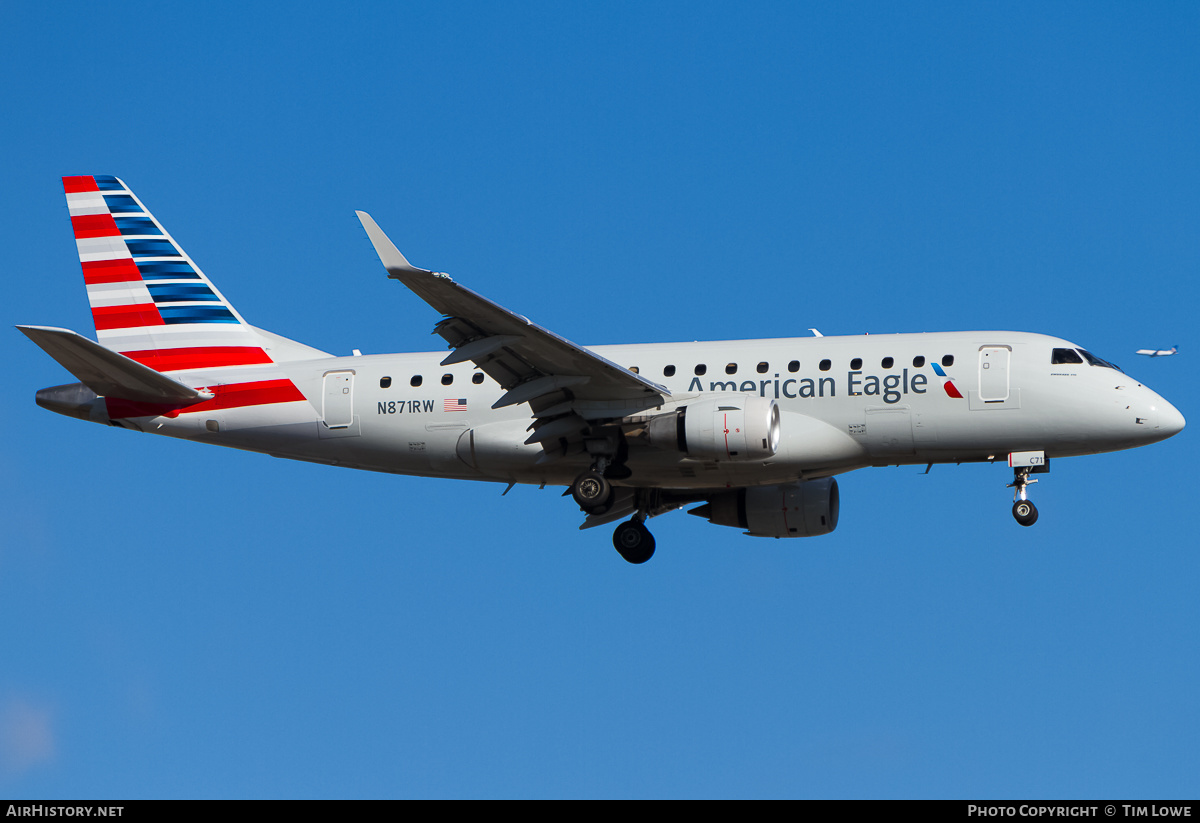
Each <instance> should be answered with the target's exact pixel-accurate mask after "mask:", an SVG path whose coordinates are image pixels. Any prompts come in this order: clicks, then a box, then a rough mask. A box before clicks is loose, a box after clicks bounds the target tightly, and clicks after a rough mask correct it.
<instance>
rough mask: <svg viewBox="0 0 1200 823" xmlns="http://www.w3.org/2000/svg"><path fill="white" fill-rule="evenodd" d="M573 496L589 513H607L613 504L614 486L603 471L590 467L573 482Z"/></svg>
mask: <svg viewBox="0 0 1200 823" xmlns="http://www.w3.org/2000/svg"><path fill="white" fill-rule="evenodd" d="M571 497H573V498H575V502H576V503H578V504H579V508H581V509H583V510H584V511H585V512H587V513H588V514H605V513H606V512H607V511H608V510H609V509H610V508H612V504H613V487H612V483H609V482H608V478H607V477H605V476H604V475H603V473H601V472H599V471H596V470H595V469H589V470H587V471H585V472H584V473H583V474H581V475H579V476H578V477H576V478H575V482H574V483H572V484H571Z"/></svg>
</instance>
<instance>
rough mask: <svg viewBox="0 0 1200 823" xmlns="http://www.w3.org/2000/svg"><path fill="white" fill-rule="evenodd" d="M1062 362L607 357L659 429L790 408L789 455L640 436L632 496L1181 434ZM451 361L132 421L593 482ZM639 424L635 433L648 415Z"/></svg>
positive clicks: (343, 453) (418, 468) (430, 468)
mask: <svg viewBox="0 0 1200 823" xmlns="http://www.w3.org/2000/svg"><path fill="white" fill-rule="evenodd" d="M1063 349H1069V350H1078V347H1076V346H1075V345H1074V344H1072V343H1069V342H1067V341H1064V340H1060V339H1057V338H1053V337H1047V336H1045V335H1039V334H1030V333H1024V332H991V331H982V332H946V333H926V334H886V335H863V336H853V337H805V338H785V339H769V340H731V341H713V342H695V343H658V344H645V345H619V346H596V347H593V348H592V351H594V352H596V353H597V354H599V355H600V356H602V357H604V358H606V359H608V360H611V361H613V362H614V363H617V364H619V365H622V366H626V367H629V368H631V369H635V370H637V371H638V372H639V374H641V375H643V376H645V377H647V378H649V379H650V380H652V381H654V382H656V383H660V384H661V385H663V386H665V387H666V388H667V389H668V390H669V391H670V392H671V398H670V400H669V402H668V403H667V404H666V405H664V406H661V407H655V408H649V409H646V410H644V411H643V412H642V416H643V417H648V416H652V415H655V414H662V413H666V412H669V411H671V410H672V409H674V408H676V407H678V406H680V405H686V404H687V403H688V402H689V400H693V399H695V397H696V396H697V395H700V394H709V393H712V392H728V393H741V394H749V395H754V396H762V397H766V398H769V399H772V400H775V401H776V402H777V403H778V405H779V409H780V411H781V418H780V423H781V425H780V430H781V438H780V443H779V447H778V450H777V452H776V453H775V455H774V456H773V457H771V458H769V459H765V460H757V461H742V462H737V461H703V460H694V459H690V458H688V457H686V456H684V455H681V454H680V453H679V452H678V451H674V450H671V449H662V448H657V447H654V446H651V445H649V444H646V443H643V442H642V441H641V440H639V439H638V438H637V437H636V436H634V437H631V438H630V443H631V446H630V449H629V455H628V459H627V461H626V465H627V466H628V467H629V469H630V470H631V471H632V474H631V475H630V477H629V478H628V479H625V480H623V481H619V482H618V485H629V486H657V487H660V488H678V489H712V488H724V487H730V486H750V485H763V484H774V483H781V482H789V481H792V480H795V479H798V478H804V479H809V478H814V477H821V476H827V475H831V474H837V473H840V472H845V471H850V470H852V469H856V468H861V467H864V466H872V465H893V464H905V463H941V462H964V461H987V460H1003V459H1005V457H1006V456H1007V455H1008V454H1009V453H1011V452H1022V451H1034V450H1037V451H1043V452H1044V453H1045V455H1046V457H1065V456H1071V455H1082V454H1093V453H1099V452H1107V451H1115V450H1119V449H1126V448H1131V447H1134V446H1139V445H1144V444H1146V443H1152V442H1155V441H1158V440H1162V439H1165V438H1167V437H1169V436H1171V435H1172V434H1174V433H1176V432H1177V431H1179V430H1180V429H1181V428H1182V427H1183V423H1184V421H1183V417H1182V415H1180V413H1179V412H1178V411H1177V410H1176V409H1175V408H1174V407H1173V406H1171V404H1170V403H1168V402H1167V401H1165V400H1164V399H1163V398H1162V397H1160V396H1159V395H1157V394H1156V393H1154V392H1153V391H1151V390H1150V389H1148V388H1146V387H1145V386H1143V385H1141V384H1140V383H1138V382H1137V381H1136V380H1134V379H1133V378H1131V377H1129V376H1127V375H1125V374H1124V373H1122V372H1120V371H1118V370H1116V369H1114V368H1111V367H1108V366H1107V365H1091V364H1089V362H1087V361H1082V362H1079V363H1061V362H1060V363H1053V362H1052V359H1053V357H1054V356H1057V355H1053V356H1052V353H1053V352H1055V351H1057V350H1063ZM444 357H445V353H444V352H443V353H437V352H430V353H415V354H388V355H366V356H354V357H329V358H319V359H314V360H302V361H290V362H281V363H274V364H271V365H270V366H269V367H264V366H246V367H244V368H245V369H246V370H247V371H248V372H253V371H254V370H256V369H259V370H263V371H264V372H267V371H269V372H270V373H272V374H278V373H280V372H282V373H283V374H285V375H286V377H287V378H288V379H290V380H291V381H292V382H293V383H294V384H295V385H296V387H297V388H298V389H299V390H300V392H301V393H302V394H303V395H304V397H305V398H306V401H307V402H289V403H281V404H274V405H266V406H249V407H243V408H234V409H226V410H222V411H215V412H193V413H188V412H186V410H184V411H183V413H181V414H179V415H178V416H177V417H174V418H166V417H157V418H152V419H147V418H135V419H125V420H123V421H121V423H122V425H126V426H128V427H130V428H138V429H142V430H145V431H150V432H154V433H158V434H165V435H170V436H174V437H182V438H186V439H190V440H196V441H201V442H209V443H215V444H218V445H225V446H231V447H235V448H241V449H249V450H253V451H260V452H265V453H268V454H272V455H275V456H278V457H287V458H294V459H300V460H309V461H315V462H320V463H328V464H332V465H341V466H347V467H353V468H361V469H368V470H372V471H383V472H394V473H399V474H412V475H424V476H438V477H454V478H464V479H476V480H498V481H506V482H518V483H535V484H541V483H545V484H551V485H568V484H570V483H571V480H572V478H573V477H575V476H576V475H577V474H578V473H579V472H580V470H581V469H582V468H586V466H587V464H588V462H589V459H588V456H587V455H586V454H578V455H576V456H573V457H563V458H559V459H554V460H547V459H546V458H545V453H544V452H543V449H542V446H541V445H540V444H538V443H533V444H530V445H525V443H524V441H525V440H526V438H527V437H528V436H529V432H528V429H529V426H530V423H531V422H532V418H531V412H530V408H529V406H528V405H527V404H519V405H515V406H510V407H506V408H501V409H495V410H494V409H492V408H491V406H492V404H493V403H494V402H495V401H496V400H497V398H499V397H500V395H501V394H503V390H502V389H501V388H500V387H499V386H498V385H497V384H496V383H495V382H494V381H493V380H491V379H490V378H488V377H486V376H485V375H483V374H482V372H480V371H478V370H477V369H476V368H475V367H474V366H473V365H472V364H471V363H462V364H457V365H452V366H446V367H443V366H440V365H439V363H440V361H441V360H442V359H443V358H444ZM1080 359H1081V358H1080ZM935 364H936V367H935ZM943 364H945V365H943ZM939 371H940V372H941V373H940V374H939ZM223 374H228V370H225V371H224V372H223ZM177 378H178V379H179V380H180V381H182V382H185V383H188V384H189V385H193V386H201V385H205V384H206V382H207V381H206V376H205V374H204V372H203V371H196V372H191V373H186V372H185V373H179V374H178V375H177ZM214 379H219V378H217V377H216V375H214ZM947 383H950V384H951V386H950V387H947V385H946V384H947ZM956 395H957V396H956ZM628 419H629V420H630V421H631V422H630V424H629V425H630V428H631V431H636V421H637V419H639V418H636V417H635V418H628Z"/></svg>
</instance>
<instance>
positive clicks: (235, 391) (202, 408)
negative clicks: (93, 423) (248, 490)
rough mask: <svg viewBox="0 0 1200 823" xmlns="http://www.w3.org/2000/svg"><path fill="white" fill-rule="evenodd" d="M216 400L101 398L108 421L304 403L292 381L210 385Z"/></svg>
mask: <svg viewBox="0 0 1200 823" xmlns="http://www.w3.org/2000/svg"><path fill="white" fill-rule="evenodd" d="M209 389H210V391H212V392H213V393H214V394H215V395H216V397H214V398H213V399H212V400H205V401H203V402H201V403H196V404H194V405H191V406H179V405H171V404H164V403H139V402H137V401H134V400H122V399H121V398H119V397H106V398H104V405H105V406H106V407H107V409H108V417H109V419H110V420H121V419H124V418H127V417H159V416H166V417H175V416H177V415H179V414H193V413H196V412H209V411H219V410H220V409H239V408H244V407H245V406H266V405H270V404H272V403H291V402H293V401H295V400H304V399H305V398H304V395H303V394H301V393H300V390H299V389H298V388H296V386H295V384H293V383H292V381H291V380H286V379H285V380H261V381H259V382H257V383H234V384H233V385H228V386H210V387H209Z"/></svg>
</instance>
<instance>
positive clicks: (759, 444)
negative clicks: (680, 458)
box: [647, 393, 779, 461]
mask: <svg viewBox="0 0 1200 823" xmlns="http://www.w3.org/2000/svg"><path fill="white" fill-rule="evenodd" d="M647 436H648V439H649V441H650V444H651V445H653V446H657V447H658V448H662V449H675V450H677V451H680V452H683V453H684V454H686V455H687V456H688V457H691V458H693V459H695V460H733V461H741V460H764V459H766V458H768V457H772V456H774V454H775V451H776V449H778V448H779V406H778V405H777V404H776V403H775V401H774V400H768V399H767V398H765V397H758V396H757V395H750V394H724V393H722V394H717V395H708V396H701V397H700V398H699V399H697V400H694V401H692V402H690V403H688V404H687V405H686V406H680V407H679V408H678V409H676V410H675V411H673V412H671V413H669V414H660V415H658V416H656V417H654V418H653V419H651V420H650V422H649V424H648V426H647Z"/></svg>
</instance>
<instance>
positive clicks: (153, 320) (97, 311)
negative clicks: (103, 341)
mask: <svg viewBox="0 0 1200 823" xmlns="http://www.w3.org/2000/svg"><path fill="white" fill-rule="evenodd" d="M92 320H94V321H95V323H96V331H105V330H106V329H132V328H136V327H138V326H165V325H166V323H164V322H163V319H162V315H161V314H159V313H158V307H157V306H155V305H154V304H153V303H136V304H134V305H132V306H97V307H96V308H94V309H92Z"/></svg>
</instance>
